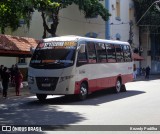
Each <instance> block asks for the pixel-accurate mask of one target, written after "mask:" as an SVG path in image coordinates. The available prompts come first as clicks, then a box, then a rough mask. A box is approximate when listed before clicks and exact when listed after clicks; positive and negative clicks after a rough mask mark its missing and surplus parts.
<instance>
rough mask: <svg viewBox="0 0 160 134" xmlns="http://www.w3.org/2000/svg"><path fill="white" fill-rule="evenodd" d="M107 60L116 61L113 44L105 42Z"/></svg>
mask: <svg viewBox="0 0 160 134" xmlns="http://www.w3.org/2000/svg"><path fill="white" fill-rule="evenodd" d="M106 49H107V59H108V62H116V52H115V47H114V45H113V44H106Z"/></svg>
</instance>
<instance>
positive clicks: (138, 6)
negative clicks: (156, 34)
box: [134, 0, 160, 31]
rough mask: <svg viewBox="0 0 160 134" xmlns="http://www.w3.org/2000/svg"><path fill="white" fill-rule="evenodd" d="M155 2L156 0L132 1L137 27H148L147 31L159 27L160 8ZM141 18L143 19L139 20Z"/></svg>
mask: <svg viewBox="0 0 160 134" xmlns="http://www.w3.org/2000/svg"><path fill="white" fill-rule="evenodd" d="M155 1H157V0H134V5H135V11H136V20H137V22H138V24H137V25H139V26H142V25H143V26H150V27H149V30H151V31H152V30H154V29H155V28H156V26H158V25H160V8H159V5H158V4H160V3H159V2H155ZM148 9H149V10H148ZM147 10H148V11H147ZM146 11H147V12H146ZM145 13H146V14H145ZM143 15H144V16H143ZM142 16H143V18H141V17H142ZM151 26H152V27H151ZM154 26H155V27H154Z"/></svg>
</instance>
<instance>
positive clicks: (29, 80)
mask: <svg viewBox="0 0 160 134" xmlns="http://www.w3.org/2000/svg"><path fill="white" fill-rule="evenodd" d="M28 83H29V84H33V83H34V77H32V76H28Z"/></svg>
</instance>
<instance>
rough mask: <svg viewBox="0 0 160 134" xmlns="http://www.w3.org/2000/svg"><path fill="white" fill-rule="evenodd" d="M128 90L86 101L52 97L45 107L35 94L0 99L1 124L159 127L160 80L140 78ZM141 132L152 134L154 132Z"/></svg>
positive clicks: (156, 78) (108, 93) (104, 92)
mask: <svg viewBox="0 0 160 134" xmlns="http://www.w3.org/2000/svg"><path fill="white" fill-rule="evenodd" d="M140 80H141V81H140ZM126 87H127V90H128V91H127V92H123V93H119V94H113V93H111V92H110V91H103V92H98V93H96V94H92V95H90V96H89V98H88V99H87V100H85V101H76V100H75V99H74V98H66V97H63V96H54V97H52V96H50V97H49V98H48V100H47V101H46V103H43V104H42V103H40V102H39V101H37V99H36V97H35V96H32V95H29V96H28V95H26V96H20V97H16V96H11V97H10V98H9V99H6V100H5V99H1V100H0V108H1V109H0V124H6V125H9V124H14V125H37V124H38V125H62V124H65V125H160V119H159V117H160V97H159V96H160V77H159V76H158V77H154V76H153V77H151V80H143V79H142V78H141V79H138V80H137V81H135V82H131V83H128V84H127V85H126ZM43 133H45V132H43ZM47 133H51V132H47ZM56 133H57V132H56ZM58 133H65V134H66V133H74V132H58ZM77 133H82V131H81V132H77ZM83 133H84V134H88V133H92V134H93V133H95V134H97V133H98V132H88V131H83ZM99 133H100V134H101V133H106V132H102V131H101V132H99ZM107 133H116V134H118V133H121V132H115V131H114V132H107ZM123 133H124V134H125V133H126V134H128V133H131V132H123ZM132 133H133V132H132ZM134 133H139V132H134ZM141 133H145V134H146V133H147V134H150V133H151V132H141ZM152 133H153V132H152ZM154 133H160V132H154Z"/></svg>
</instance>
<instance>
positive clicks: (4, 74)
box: [1, 67, 10, 98]
mask: <svg viewBox="0 0 160 134" xmlns="http://www.w3.org/2000/svg"><path fill="white" fill-rule="evenodd" d="M1 76H2V87H3V97H5V98H7V91H8V84H9V78H10V74H9V72H8V68H7V67H4V69H3V71H2V75H1Z"/></svg>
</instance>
